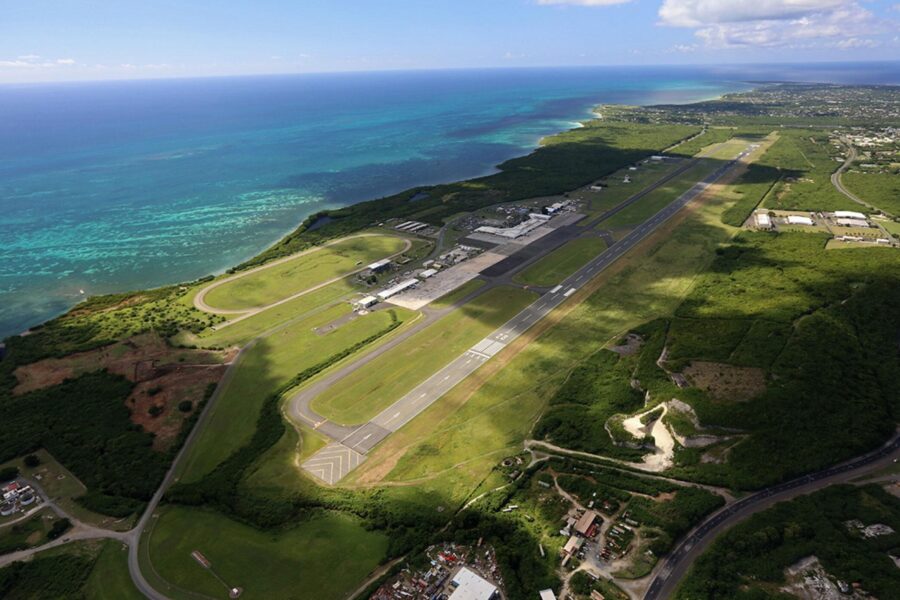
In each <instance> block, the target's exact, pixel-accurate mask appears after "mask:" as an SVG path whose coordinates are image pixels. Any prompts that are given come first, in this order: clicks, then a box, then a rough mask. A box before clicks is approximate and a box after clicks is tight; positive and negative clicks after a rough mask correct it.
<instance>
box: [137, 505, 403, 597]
mask: <svg viewBox="0 0 900 600" xmlns="http://www.w3.org/2000/svg"><path fill="white" fill-rule="evenodd" d="M211 532H215V533H214V534H213V535H211ZM387 547H388V539H387V536H385V535H384V534H381V533H376V532H370V531H366V530H365V529H364V528H363V526H362V524H361V522H359V521H358V520H357V519H354V518H352V517H349V516H346V515H342V514H337V513H321V514H318V515H316V516H313V517H312V518H310V519H309V520H308V521H304V522H302V523H300V524H299V525H297V526H296V527H293V528H291V529H288V530H285V531H278V532H271V531H269V532H264V531H260V530H257V529H254V528H252V527H249V526H247V525H244V524H241V523H238V522H236V521H232V520H231V519H228V518H227V517H224V516H222V515H220V514H217V513H214V512H209V511H204V510H199V509H188V508H181V507H169V508H166V509H164V510H163V511H162V515H161V516H160V518H159V520H158V521H157V522H156V524H155V525H154V528H153V530H152V533H151V539H150V556H151V560H152V562H153V566H154V568H155V570H156V571H157V572H158V573H159V575H160V576H162V577H163V578H164V579H166V580H167V581H168V582H170V583H171V584H173V585H175V586H178V587H180V588H187V589H190V590H191V591H193V592H197V593H200V594H204V595H207V596H211V597H213V598H227V597H228V594H227V590H226V589H225V587H224V586H223V585H222V584H221V583H220V582H219V581H218V580H217V579H216V578H215V577H214V576H213V575H212V574H211V573H209V572H208V571H207V570H205V569H203V568H202V567H201V566H200V565H199V564H198V563H197V562H196V561H195V560H194V559H193V558H192V557H191V552H193V551H194V550H199V551H200V552H202V553H203V555H204V556H205V557H206V558H207V559H208V560H209V561H210V563H211V564H212V568H213V570H214V571H215V572H216V574H217V575H219V577H221V578H222V579H224V581H226V582H227V583H228V585H229V586H237V587H241V588H243V590H244V593H243V595H242V596H241V597H242V598H247V599H250V600H252V599H254V598H265V599H269V598H316V599H317V600H329V599H334V600H337V599H339V598H343V597H344V596H345V595H346V594H347V593H348V592H350V591H351V590H352V589H353V588H354V587H355V586H356V585H357V584H358V582H359V581H361V580H362V579H363V578H364V577H365V576H366V575H367V574H368V573H369V572H371V571H372V570H373V569H374V568H375V567H376V566H377V565H378V563H379V561H380V560H381V559H382V558H383V557H384V555H385V552H386V550H387Z"/></svg>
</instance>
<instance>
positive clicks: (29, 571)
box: [0, 554, 93, 600]
mask: <svg viewBox="0 0 900 600" xmlns="http://www.w3.org/2000/svg"><path fill="white" fill-rule="evenodd" d="M92 566H93V561H92V560H91V559H89V558H87V557H83V556H74V555H67V554H64V555H59V556H51V557H38V558H36V559H34V560H32V561H30V562H27V563H22V562H16V563H13V564H11V565H9V566H8V567H5V568H3V569H0V597H3V598H6V600H35V599H37V598H83V596H82V595H81V589H82V587H84V584H85V583H86V582H87V580H88V577H89V576H90V574H91V567H92Z"/></svg>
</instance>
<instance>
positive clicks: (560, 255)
mask: <svg viewBox="0 0 900 600" xmlns="http://www.w3.org/2000/svg"><path fill="white" fill-rule="evenodd" d="M604 250H606V242H604V241H603V240H602V239H601V238H599V237H583V238H578V239H574V240H572V241H571V242H567V243H566V244H565V245H564V246H562V247H561V248H557V249H556V250H554V251H553V252H551V253H550V254H548V255H547V256H545V257H544V258H542V259H541V260H539V261H538V262H536V263H534V264H533V265H531V266H530V267H528V268H527V269H525V270H524V271H522V272H521V273H517V274H516V276H515V277H514V278H513V279H515V280H516V281H518V282H519V283H524V284H526V285H536V286H543V287H549V286H553V285H556V284H558V283H559V282H561V281H562V280H564V279H565V278H566V277H568V276H569V275H571V274H572V273H574V272H575V271H577V270H578V269H580V268H581V267H583V266H584V265H586V264H587V263H588V261H590V260H591V259H593V258H596V257H597V256H599V255H600V253H601V252H603V251H604Z"/></svg>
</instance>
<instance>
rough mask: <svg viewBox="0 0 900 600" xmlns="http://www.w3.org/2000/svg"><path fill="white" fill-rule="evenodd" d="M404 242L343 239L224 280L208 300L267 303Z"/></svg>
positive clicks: (222, 304)
mask: <svg viewBox="0 0 900 600" xmlns="http://www.w3.org/2000/svg"><path fill="white" fill-rule="evenodd" d="M404 245H405V240H404V239H403V238H400V237H395V236H387V235H385V236H365V237H355V238H351V239H347V240H342V241H340V242H337V243H335V244H333V245H330V246H323V247H321V248H319V249H317V250H315V251H313V252H310V253H308V254H304V255H302V256H299V257H297V258H295V259H293V260H288V261H285V262H283V263H280V264H277V265H273V266H271V267H268V268H265V269H261V270H259V271H255V272H253V273H249V274H247V275H244V276H242V277H240V278H238V279H234V280H232V281H229V282H228V283H224V284H222V285H220V286H219V287H217V288H214V289H212V290H210V292H209V293H208V294H206V298H205V300H206V303H207V304H209V305H210V306H212V307H214V308H221V309H228V310H239V309H245V308H254V307H257V306H265V305H267V304H271V303H272V302H277V301H278V300H281V299H283V298H287V297H288V296H292V295H294V294H297V293H300V292H302V291H303V290H306V289H309V288H311V287H313V286H315V285H318V284H320V283H322V282H324V281H328V280H329V279H333V278H335V277H341V276H344V275H346V274H348V273H351V272H353V271H355V270H357V269H359V268H361V267H362V266H364V265H366V264H368V263H370V262H373V261H375V260H378V259H381V258H385V257H387V256H389V255H391V254H395V253H397V252H399V251H401V250H402V249H403V247H404Z"/></svg>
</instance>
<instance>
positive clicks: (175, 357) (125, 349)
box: [13, 333, 236, 451]
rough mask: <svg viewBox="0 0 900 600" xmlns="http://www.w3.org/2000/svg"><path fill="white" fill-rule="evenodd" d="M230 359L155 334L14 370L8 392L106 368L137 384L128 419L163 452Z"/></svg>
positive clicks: (230, 355) (224, 354)
mask: <svg viewBox="0 0 900 600" xmlns="http://www.w3.org/2000/svg"><path fill="white" fill-rule="evenodd" d="M235 355H236V352H235V351H227V352H215V351H211V350H190V349H184V348H172V347H170V346H169V345H168V344H166V342H165V340H164V339H162V338H161V337H159V336H158V335H156V334H150V333H148V334H142V335H139V336H135V337H133V338H130V339H127V340H124V341H121V342H116V343H114V344H110V345H109V346H104V347H103V348H98V349H96V350H90V351H87V352H79V353H77V354H71V355H69V356H66V357H64V358H48V359H45V360H41V361H38V362H36V363H32V364H30V365H25V366H22V367H19V368H18V369H16V370H15V372H14V374H15V376H16V379H17V380H18V382H19V383H18V385H17V386H16V387H15V389H14V390H13V394H16V395H19V394H25V393H27V392H32V391H35V390H40V389H44V388H47V387H50V386H54V385H58V384H60V383H62V382H63V381H65V380H66V379H72V378H74V377H78V376H80V375H83V374H85V373H90V372H93V371H97V370H100V369H106V370H108V371H109V372H110V373H115V374H117V375H121V376H123V377H125V378H126V379H128V380H129V381H133V382H134V383H136V384H137V385H135V387H134V390H132V392H131V395H129V396H128V398H127V399H126V401H125V403H126V405H127V406H128V407H129V408H130V409H131V420H132V422H134V423H136V424H138V425H141V426H143V428H144V429H145V430H146V431H149V432H151V433H153V434H154V435H155V436H156V437H155V438H154V440H153V448H154V449H155V450H159V451H166V450H168V449H169V447H170V446H171V444H172V442H173V441H174V440H175V438H176V437H177V435H178V433H179V431H181V426H182V423H183V422H184V420H185V419H186V418H187V417H188V416H189V415H190V414H191V412H192V411H193V410H194V409H195V408H196V406H197V403H198V402H200V400H201V399H202V398H203V395H204V393H205V391H206V389H207V386H209V384H211V383H217V382H218V381H219V379H221V378H222V375H223V374H224V373H225V369H226V368H227V367H226V363H228V362H230V361H231V360H232V359H233V358H234V356H235ZM182 402H190V404H191V409H190V410H179V408H178V405H179V404H180V403H182ZM151 410H152V413H151Z"/></svg>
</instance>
